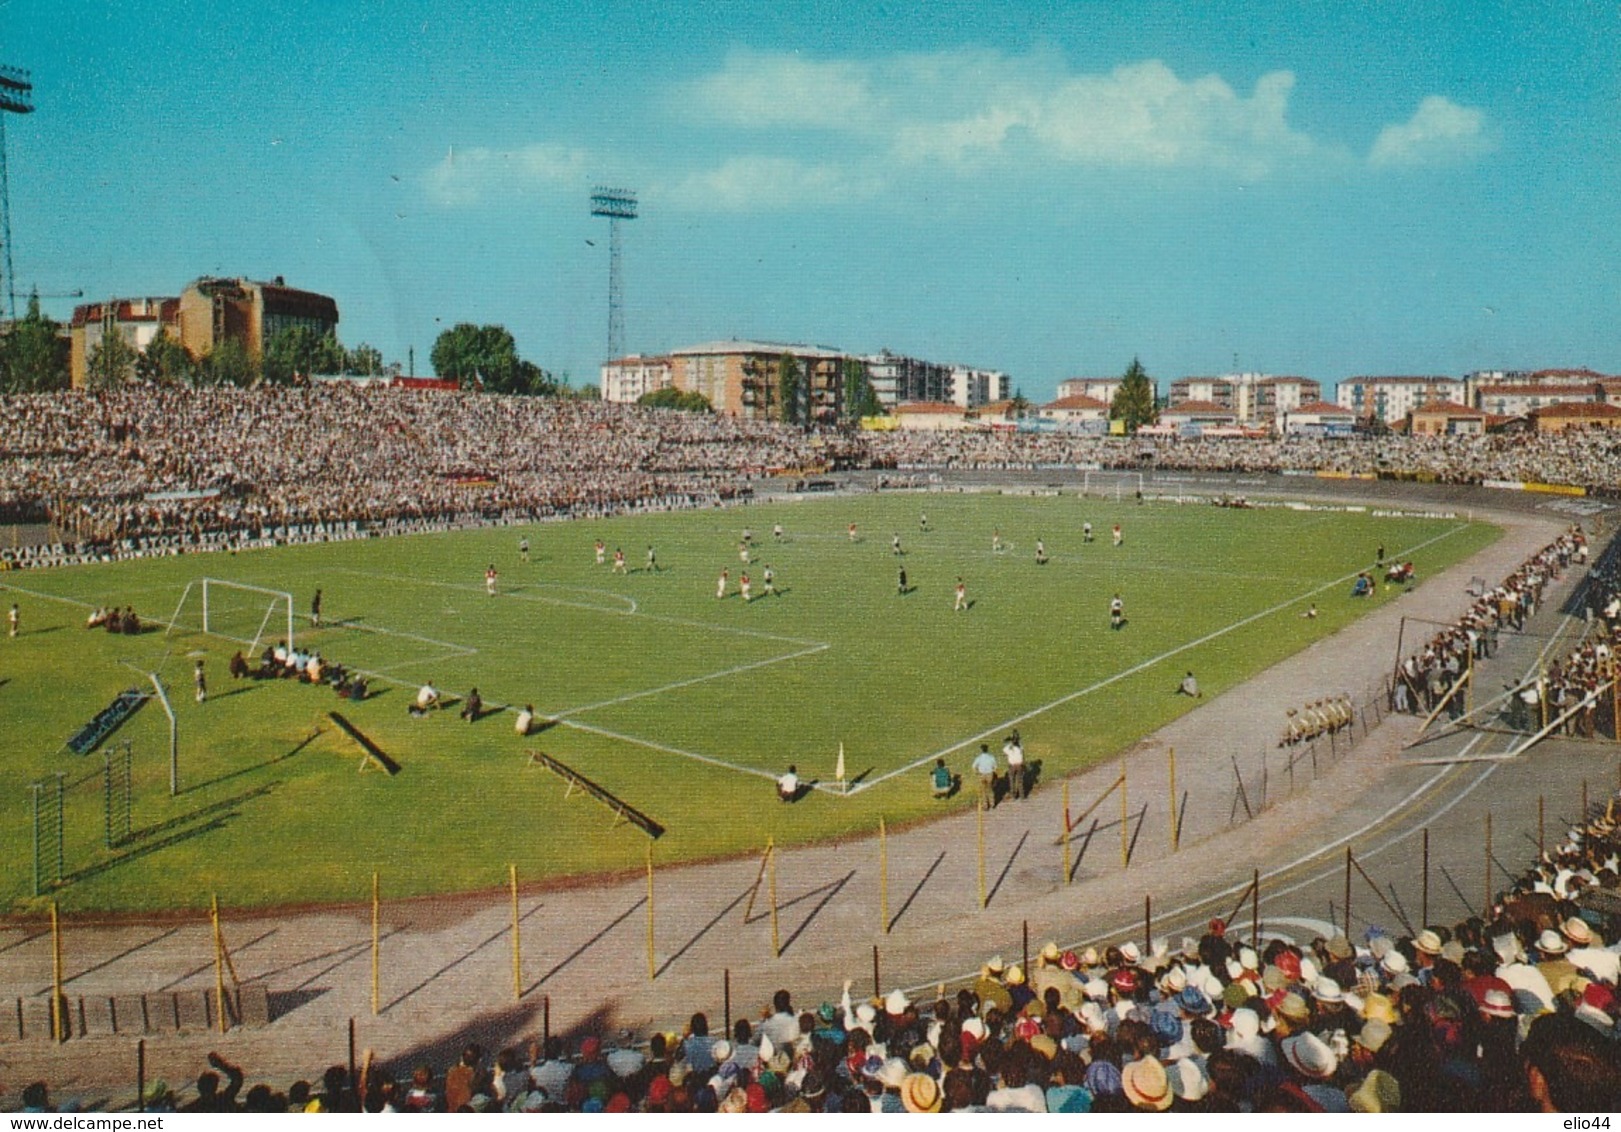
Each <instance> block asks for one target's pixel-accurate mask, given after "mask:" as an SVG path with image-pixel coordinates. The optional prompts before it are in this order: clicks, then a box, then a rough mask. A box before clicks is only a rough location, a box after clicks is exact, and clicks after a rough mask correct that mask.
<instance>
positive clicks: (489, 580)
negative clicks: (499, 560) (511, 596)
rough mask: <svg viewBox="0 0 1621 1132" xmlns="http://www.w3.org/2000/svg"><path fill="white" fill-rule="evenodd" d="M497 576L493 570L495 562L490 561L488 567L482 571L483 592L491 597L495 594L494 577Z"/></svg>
mask: <svg viewBox="0 0 1621 1132" xmlns="http://www.w3.org/2000/svg"><path fill="white" fill-rule="evenodd" d="M498 576H499V575H497V574H496V572H495V563H494V562H491V563H490V568H489V569H488V570H486V571H484V592H485V593H487V594H489V595H490V596H491V597H494V596H495V579H496V578H497V577H498Z"/></svg>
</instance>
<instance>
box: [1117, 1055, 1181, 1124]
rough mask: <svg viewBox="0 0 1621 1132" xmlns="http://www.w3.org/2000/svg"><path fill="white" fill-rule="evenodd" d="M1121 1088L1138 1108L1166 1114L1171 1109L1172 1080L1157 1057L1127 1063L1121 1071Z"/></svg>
mask: <svg viewBox="0 0 1621 1132" xmlns="http://www.w3.org/2000/svg"><path fill="white" fill-rule="evenodd" d="M1120 1086H1121V1088H1122V1090H1123V1091H1124V1092H1125V1094H1126V1099H1127V1100H1128V1101H1130V1102H1131V1103H1132V1104H1133V1105H1136V1106H1137V1107H1138V1108H1147V1109H1152V1110H1153V1111H1155V1112H1164V1111H1165V1110H1166V1109H1168V1108H1170V1107H1171V1080H1170V1077H1169V1076H1168V1075H1167V1074H1166V1072H1165V1066H1164V1065H1162V1064H1161V1063H1160V1060H1159V1058H1157V1057H1145V1058H1143V1059H1142V1060H1141V1061H1131V1062H1127V1063H1126V1066H1125V1068H1123V1069H1122V1070H1121V1071H1120Z"/></svg>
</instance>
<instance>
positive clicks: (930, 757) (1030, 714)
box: [846, 523, 1469, 796]
mask: <svg viewBox="0 0 1621 1132" xmlns="http://www.w3.org/2000/svg"><path fill="white" fill-rule="evenodd" d="M1468 528H1469V524H1467V523H1460V524H1459V525H1458V526H1456V527H1453V528H1452V529H1451V530H1448V531H1443V532H1441V533H1440V534H1438V535H1436V536H1435V537H1433V538H1429V539H1425V540H1424V541H1423V542H1421V543H1418V544H1417V545H1415V546H1409V547H1406V548H1404V549H1403V550H1402V552H1401V556H1403V557H1405V556H1406V555H1408V554H1411V553H1413V552H1414V551H1417V550H1422V549H1423V548H1424V547H1426V546H1430V545H1432V544H1434V543H1437V542H1440V541H1441V540H1442V539H1447V538H1451V537H1452V536H1453V535H1455V534H1457V533H1458V532H1459V531H1463V530H1467V529H1468ZM1362 573H1363V571H1361V570H1356V571H1353V572H1351V573H1349V574H1344V575H1341V576H1340V577H1338V578H1334V579H1332V580H1330V581H1327V582H1324V583H1323V584H1322V585H1320V586H1317V587H1316V588H1314V589H1310V590H1307V591H1306V592H1305V593H1303V594H1298V595H1296V596H1295V597H1292V598H1289V599H1287V600H1286V601H1280V602H1278V603H1277V604H1275V605H1271V606H1268V607H1267V608H1266V609H1262V610H1259V611H1258V612H1255V613H1251V614H1250V615H1249V616H1247V617H1241V618H1239V619H1238V620H1237V621H1234V622H1233V623H1232V624H1230V625H1226V626H1223V627H1222V628H1220V629H1216V630H1213V631H1212V632H1209V633H1206V634H1205V635H1204V636H1202V637H1198V638H1196V639H1195V640H1191V641H1187V642H1184V643H1183V644H1180V645H1177V646H1176V647H1175V648H1172V649H1167V650H1165V651H1164V652H1162V653H1160V654H1159V655H1158V656H1152V657H1149V658H1148V659H1147V660H1144V661H1140V662H1139V663H1137V664H1134V665H1132V666H1131V667H1130V668H1126V669H1122V670H1121V671H1119V672H1116V673H1115V674H1114V675H1112V676H1107V677H1105V678H1103V679H1102V680H1099V681H1097V682H1096V683H1094V684H1090V685H1088V686H1087V687H1085V688H1077V689H1076V690H1075V691H1073V692H1068V693H1066V694H1065V695H1062V696H1059V697H1058V698H1057V699H1056V700H1053V701H1051V702H1049V703H1045V704H1042V705H1041V706H1040V707H1036V708H1032V709H1030V710H1029V711H1027V712H1023V713H1021V714H1019V715H1016V716H1014V717H1012V718H1011V719H1005V720H1003V721H1002V722H1000V723H997V724H994V725H993V726H991V727H988V728H986V729H985V730H984V731H981V732H980V733H979V734H977V735H970V736H969V737H968V738H966V739H963V740H960V741H959V742H956V743H952V744H951V745H949V746H946V747H941V748H940V749H939V750H938V751H934V752H932V753H930V754H927V755H924V756H923V757H922V758H920V759H914V760H913V761H912V762H910V763H907V764H906V765H905V766H902V767H898V768H897V769H895V770H892V771H888V772H886V773H884V774H880V775H878V776H877V777H876V778H872V779H870V780H868V781H866V782H863V783H862V784H861V785H860V786H857V787H855V788H854V789H852V790H850V791H849V793H848V795H846V796H851V795H855V794H859V793H861V792H862V791H863V790H869V789H871V788H872V787H874V786H877V785H878V784H879V783H881V782H886V781H888V780H889V779H891V778H898V777H900V776H901V775H903V774H910V773H911V772H912V771H915V770H917V769H918V768H919V767H924V766H928V765H929V764H930V763H932V762H933V761H934V760H935V759H938V758H944V757H945V756H946V755H949V754H952V753H954V752H956V751H960V750H962V749H963V748H964V747H967V746H970V745H972V744H974V743H978V742H981V741H983V740H985V739H989V738H990V737H991V736H993V735H996V734H997V733H998V732H1002V731H1006V730H1007V729H1008V728H1010V727H1015V726H1017V725H1018V724H1021V723H1024V722H1026V721H1027V720H1031V719H1034V718H1035V717H1036V716H1038V715H1043V714H1045V713H1046V712H1049V711H1051V710H1053V709H1054V708H1057V707H1062V706H1063V705H1065V704H1067V703H1069V702H1070V701H1072V700H1078V699H1080V698H1081V697H1082V696H1089V695H1091V694H1092V693H1093V692H1098V691H1101V690H1103V689H1104V688H1107V687H1109V685H1111V684H1117V683H1119V682H1120V681H1121V680H1124V679H1126V678H1127V677H1130V676H1135V675H1137V674H1138V673H1139V672H1144V671H1146V670H1148V669H1150V668H1153V667H1154V666H1155V665H1158V664H1162V663H1164V662H1165V661H1167V660H1169V659H1171V658H1172V657H1173V656H1178V655H1180V654H1182V653H1185V652H1187V651H1188V650H1190V649H1195V648H1198V647H1199V646H1200V645H1205V644H1209V643H1210V642H1211V641H1214V640H1217V639H1219V638H1221V637H1225V636H1226V635H1227V634H1228V633H1232V632H1234V631H1236V630H1238V629H1242V628H1244V627H1245V626H1246V625H1250V624H1253V623H1254V622H1256V621H1259V620H1261V619H1262V618H1264V617H1271V616H1273V615H1274V614H1277V613H1281V612H1282V611H1284V610H1285V609H1289V608H1290V607H1292V606H1296V605H1299V604H1300V603H1301V602H1302V601H1305V600H1306V599H1308V598H1313V597H1316V596H1317V595H1318V594H1322V593H1327V592H1329V591H1330V590H1332V589H1334V588H1335V587H1337V586H1343V585H1345V584H1346V583H1347V582H1349V581H1351V580H1352V579H1353V578H1356V577H1357V576H1358V575H1360V574H1362Z"/></svg>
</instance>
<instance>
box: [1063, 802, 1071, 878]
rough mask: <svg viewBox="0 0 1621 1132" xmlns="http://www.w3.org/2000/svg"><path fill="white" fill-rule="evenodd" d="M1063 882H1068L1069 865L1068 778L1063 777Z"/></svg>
mask: <svg viewBox="0 0 1621 1132" xmlns="http://www.w3.org/2000/svg"><path fill="white" fill-rule="evenodd" d="M1063 840H1064V883H1065V884H1069V883H1070V867H1069V779H1067V778H1066V779H1064V838H1063Z"/></svg>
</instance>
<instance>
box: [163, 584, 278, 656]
mask: <svg viewBox="0 0 1621 1132" xmlns="http://www.w3.org/2000/svg"><path fill="white" fill-rule="evenodd" d="M176 629H181V630H186V629H190V630H193V631H200V632H203V633H207V634H208V635H210V636H214V637H223V638H225V639H226V640H228V641H235V642H236V643H238V644H240V645H244V646H246V649H247V651H248V652H249V653H254V652H258V651H259V649H260V648H261V647H263V646H264V645H265V644H267V643H270V642H273V641H285V642H286V644H287V647H288V649H291V648H292V647H293V644H294V637H293V595H292V594H290V593H288V592H287V591H285V590H271V589H266V588H264V587H263V586H250V585H247V584H246V583H243V582H228V581H226V580H224V579H223V578H199V579H196V580H194V581H190V582H187V583H186V589H185V592H184V593H182V594H181V595H180V604H179V605H177V606H176V607H175V615H174V618H173V620H172V621H171V623H170V626H169V631H170V632H171V633H172V632H173V631H175V630H176Z"/></svg>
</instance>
